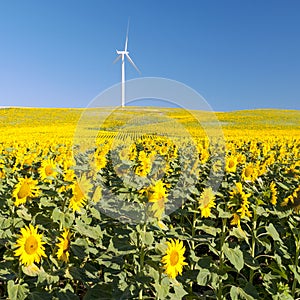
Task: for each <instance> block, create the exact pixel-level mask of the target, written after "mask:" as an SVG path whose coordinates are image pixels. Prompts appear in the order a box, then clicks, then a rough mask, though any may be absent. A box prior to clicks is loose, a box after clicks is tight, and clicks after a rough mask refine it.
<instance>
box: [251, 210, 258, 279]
mask: <svg viewBox="0 0 300 300" xmlns="http://www.w3.org/2000/svg"><path fill="white" fill-rule="evenodd" d="M256 226H257V214H256V207H255V209H254V210H253V228H252V241H251V257H252V258H253V259H254V258H255V239H256ZM253 277H254V270H253V269H250V277H249V282H250V283H251V284H252V283H253Z"/></svg>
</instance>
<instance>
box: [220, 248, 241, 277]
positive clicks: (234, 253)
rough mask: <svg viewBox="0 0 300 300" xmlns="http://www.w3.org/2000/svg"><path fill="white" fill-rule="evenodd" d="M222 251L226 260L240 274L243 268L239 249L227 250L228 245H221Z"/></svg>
mask: <svg viewBox="0 0 300 300" xmlns="http://www.w3.org/2000/svg"><path fill="white" fill-rule="evenodd" d="M223 251H224V254H225V256H226V257H227V258H228V260H229V261H230V262H231V263H232V264H233V266H234V267H235V268H236V269H237V270H238V272H240V270H241V269H242V268H243V267H244V258H243V252H242V251H241V250H240V249H239V247H238V246H237V247H235V248H229V246H228V244H224V245H223Z"/></svg>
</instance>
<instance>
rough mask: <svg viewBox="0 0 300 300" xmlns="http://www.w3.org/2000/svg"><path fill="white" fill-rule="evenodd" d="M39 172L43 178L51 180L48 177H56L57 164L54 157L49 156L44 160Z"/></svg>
mask: <svg viewBox="0 0 300 300" xmlns="http://www.w3.org/2000/svg"><path fill="white" fill-rule="evenodd" d="M39 174H40V177H41V179H42V180H49V178H48V177H50V176H51V177H56V175H57V171H56V165H55V163H54V162H53V159H50V158H48V159H47V160H44V161H43V162H42V165H41V167H40V168H39Z"/></svg>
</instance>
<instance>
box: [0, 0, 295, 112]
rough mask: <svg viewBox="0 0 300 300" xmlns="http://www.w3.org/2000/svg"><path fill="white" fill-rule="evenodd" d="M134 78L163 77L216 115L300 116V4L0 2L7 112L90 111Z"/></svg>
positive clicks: (0, 82) (235, 0) (1, 76)
mask: <svg viewBox="0 0 300 300" xmlns="http://www.w3.org/2000/svg"><path fill="white" fill-rule="evenodd" d="M128 17H130V30H129V52H130V55H131V57H132V59H133V60H134V62H135V63H136V65H137V66H138V67H139V68H140V70H141V72H142V75H139V74H138V73H137V72H136V71H135V70H134V69H133V68H132V67H131V66H130V65H129V64H127V66H126V79H133V78H138V77H140V76H143V77H144V76H145V77H148V76H150V77H152V76H154V77H164V78H169V79H173V80H177V81H179V82H182V83H184V84H186V85H188V86H189V87H191V88H193V89H195V90H196V91H197V92H198V93H200V94H201V95H202V96H203V97H204V98H205V99H206V100H207V102H208V103H209V104H210V105H211V107H212V108H213V109H214V110H216V111H230V110H238V109H252V108H286V109H300V88H299V85H300V1H298V0H281V1H278V0H264V1H261V0H251V1H250V0H226V1H225V0H219V1H217V0H194V1H191V0H190V1H183V0H182V1H175V0H172V1H169V0H164V1H158V0H153V1H146V0H140V1H116V0H115V1H101V0H88V1H83V0H82V1H78V0H63V1H62V0H52V1H37V0H36V1H33V0H27V1H21V0H20V1H15V0H2V1H0V106H1V105H18V106H39V107H86V106H87V105H88V104H89V102H90V101H91V100H92V99H93V98H94V97H95V96H97V95H98V94H99V93H100V92H102V91H104V90H105V89H107V88H109V87H110V86H112V85H114V84H116V83H118V82H119V81H120V79H121V66H120V63H119V62H118V63H117V64H113V63H112V62H113V61H114V59H115V58H116V53H115V50H116V49H121V48H122V47H123V45H124V40H125V34H126V26H127V20H128Z"/></svg>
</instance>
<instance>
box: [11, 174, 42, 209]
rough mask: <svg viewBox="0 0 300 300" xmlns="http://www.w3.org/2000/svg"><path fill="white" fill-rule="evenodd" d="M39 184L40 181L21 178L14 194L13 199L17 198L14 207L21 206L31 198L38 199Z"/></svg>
mask: <svg viewBox="0 0 300 300" xmlns="http://www.w3.org/2000/svg"><path fill="white" fill-rule="evenodd" d="M37 183H38V181H37V180H33V179H32V178H19V182H18V183H17V184H16V186H15V187H14V190H13V193H12V195H13V198H15V202H14V205H15V206H19V205H21V204H24V203H26V200H27V198H29V197H37V196H38V193H39V190H38V187H37Z"/></svg>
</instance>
